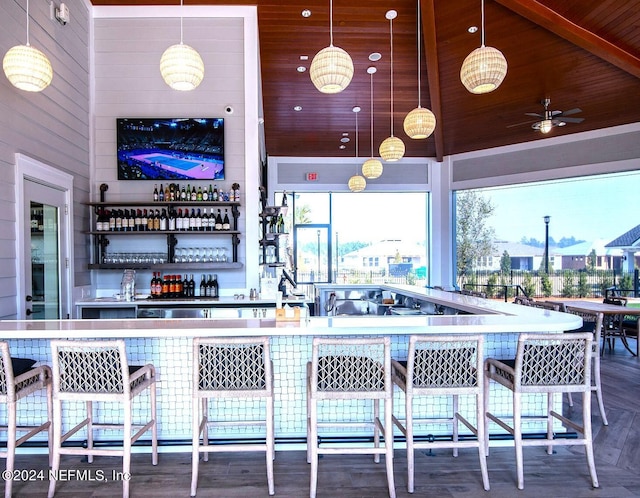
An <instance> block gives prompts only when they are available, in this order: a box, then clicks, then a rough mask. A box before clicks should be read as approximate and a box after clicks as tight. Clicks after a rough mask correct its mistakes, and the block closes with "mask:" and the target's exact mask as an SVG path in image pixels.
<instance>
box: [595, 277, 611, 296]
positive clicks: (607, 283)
mask: <svg viewBox="0 0 640 498" xmlns="http://www.w3.org/2000/svg"><path fill="white" fill-rule="evenodd" d="M598 280H599V284H598V288H599V289H600V295H601V296H603V297H604V296H605V295H606V294H607V289H608V288H609V287H613V277H611V276H610V275H607V273H606V272H600V276H599V279H598Z"/></svg>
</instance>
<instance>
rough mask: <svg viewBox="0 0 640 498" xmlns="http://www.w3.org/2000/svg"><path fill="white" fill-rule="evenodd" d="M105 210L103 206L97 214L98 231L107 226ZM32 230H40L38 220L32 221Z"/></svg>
mask: <svg viewBox="0 0 640 498" xmlns="http://www.w3.org/2000/svg"><path fill="white" fill-rule="evenodd" d="M31 219H32V220H33V212H32V216H31ZM103 220H104V211H103V209H102V208H100V209H98V214H97V216H96V232H102V231H103V230H104V229H105V228H104V223H103ZM108 228H109V220H108V219H107V229H108ZM31 231H32V232H37V231H38V221H37V220H36V222H35V224H34V223H33V221H32V223H31Z"/></svg>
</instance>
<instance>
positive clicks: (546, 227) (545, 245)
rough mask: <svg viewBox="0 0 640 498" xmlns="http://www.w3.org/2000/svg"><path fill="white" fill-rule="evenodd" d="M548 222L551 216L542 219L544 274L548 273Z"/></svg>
mask: <svg viewBox="0 0 640 498" xmlns="http://www.w3.org/2000/svg"><path fill="white" fill-rule="evenodd" d="M549 221H551V216H545V217H544V272H545V273H547V274H548V273H549Z"/></svg>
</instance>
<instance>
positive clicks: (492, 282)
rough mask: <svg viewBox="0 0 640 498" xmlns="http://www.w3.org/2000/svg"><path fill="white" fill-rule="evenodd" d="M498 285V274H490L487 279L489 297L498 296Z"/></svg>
mask: <svg viewBox="0 0 640 498" xmlns="http://www.w3.org/2000/svg"><path fill="white" fill-rule="evenodd" d="M497 285H498V274H497V273H491V275H489V278H488V279H487V297H496V292H497V287H496V286H497Z"/></svg>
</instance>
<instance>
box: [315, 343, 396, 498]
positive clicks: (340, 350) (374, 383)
mask: <svg viewBox="0 0 640 498" xmlns="http://www.w3.org/2000/svg"><path fill="white" fill-rule="evenodd" d="M330 400H336V401H343V402H347V401H352V400H372V404H373V416H372V417H371V418H369V419H367V420H354V419H353V418H345V419H341V420H330V421H329V420H326V421H324V420H319V419H318V418H319V416H318V411H319V408H318V402H319V401H330ZM380 401H383V402H384V423H382V421H381V419H380ZM392 408H393V384H392V382H391V340H390V338H389V337H376V338H358V339H340V338H318V337H316V338H314V339H313V350H312V360H311V362H309V363H308V364H307V461H308V462H309V463H311V488H310V496H311V498H313V497H315V495H316V489H317V481H318V455H319V454H373V455H374V461H375V462H379V461H380V454H384V455H385V463H386V471H387V485H388V488H389V496H391V497H392V498H394V497H395V485H394V478H393V418H392V417H393V412H392ZM329 427H335V428H342V429H345V428H351V429H356V428H357V429H363V428H373V447H371V446H370V445H361V446H357V445H356V444H355V442H353V443H351V444H347V445H344V444H343V445H340V444H336V445H330V446H326V447H324V446H322V447H321V446H320V445H319V436H318V431H319V429H325V428H329ZM380 434H383V437H384V447H381V446H380Z"/></svg>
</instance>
